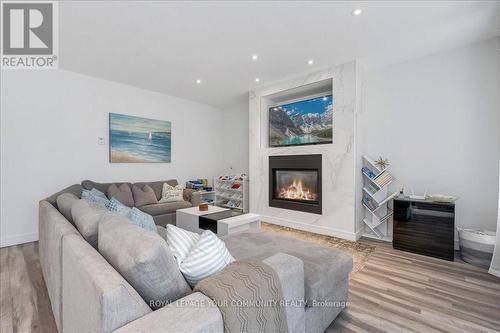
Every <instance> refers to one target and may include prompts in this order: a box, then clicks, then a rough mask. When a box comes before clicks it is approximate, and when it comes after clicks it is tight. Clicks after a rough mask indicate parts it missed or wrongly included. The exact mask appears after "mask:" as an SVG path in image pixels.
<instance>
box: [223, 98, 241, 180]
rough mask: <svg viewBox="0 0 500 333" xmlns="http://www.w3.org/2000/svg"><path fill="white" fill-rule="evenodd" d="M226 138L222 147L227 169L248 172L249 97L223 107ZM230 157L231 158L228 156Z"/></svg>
mask: <svg viewBox="0 0 500 333" xmlns="http://www.w3.org/2000/svg"><path fill="white" fill-rule="evenodd" d="M222 118H223V119H222V126H223V129H224V130H223V131H224V138H223V143H222V146H221V149H223V150H224V156H226V159H225V160H226V161H228V163H227V165H226V166H225V167H226V170H223V171H229V168H231V170H233V171H234V172H244V173H247V174H248V99H244V100H243V101H241V102H239V103H236V104H234V105H231V106H228V107H225V108H224V109H223V116H222ZM227 157H229V159H228V158H227Z"/></svg>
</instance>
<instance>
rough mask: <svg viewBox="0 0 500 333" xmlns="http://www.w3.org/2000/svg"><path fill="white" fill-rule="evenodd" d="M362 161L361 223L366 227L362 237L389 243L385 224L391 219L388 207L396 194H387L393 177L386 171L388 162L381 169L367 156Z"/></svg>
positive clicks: (390, 211)
mask: <svg viewBox="0 0 500 333" xmlns="http://www.w3.org/2000/svg"><path fill="white" fill-rule="evenodd" d="M362 160H363V167H362V169H361V172H362V174H363V198H362V204H363V207H364V208H365V216H364V218H363V223H364V224H365V226H366V227H368V229H367V228H366V227H365V232H364V233H363V236H365V237H369V238H375V239H380V240H385V241H390V240H391V237H390V235H389V232H388V227H387V222H388V221H389V220H390V218H391V217H392V214H393V211H392V210H391V208H390V207H389V205H390V202H391V201H392V199H393V198H394V197H395V196H396V195H397V194H398V192H394V193H390V192H389V185H390V184H391V183H392V182H393V181H394V177H393V176H392V174H391V173H390V172H389V170H388V167H389V165H388V160H387V165H386V167H385V168H383V169H382V168H381V167H380V166H379V165H378V164H377V163H376V162H374V161H373V160H372V159H370V158H369V157H368V156H363V157H362Z"/></svg>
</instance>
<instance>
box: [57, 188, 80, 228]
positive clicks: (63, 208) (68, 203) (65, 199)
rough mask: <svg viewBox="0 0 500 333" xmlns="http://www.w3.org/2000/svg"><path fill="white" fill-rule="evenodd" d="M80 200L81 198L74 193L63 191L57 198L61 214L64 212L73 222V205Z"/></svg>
mask: <svg viewBox="0 0 500 333" xmlns="http://www.w3.org/2000/svg"><path fill="white" fill-rule="evenodd" d="M78 200H80V199H79V198H78V197H77V196H76V195H74V194H73V193H63V194H61V195H59V196H58V197H57V199H56V201H57V208H58V209H59V211H60V212H61V214H63V216H64V217H65V218H66V219H67V220H68V221H70V222H71V223H73V216H71V207H72V206H73V204H74V203H75V202H77V201H78Z"/></svg>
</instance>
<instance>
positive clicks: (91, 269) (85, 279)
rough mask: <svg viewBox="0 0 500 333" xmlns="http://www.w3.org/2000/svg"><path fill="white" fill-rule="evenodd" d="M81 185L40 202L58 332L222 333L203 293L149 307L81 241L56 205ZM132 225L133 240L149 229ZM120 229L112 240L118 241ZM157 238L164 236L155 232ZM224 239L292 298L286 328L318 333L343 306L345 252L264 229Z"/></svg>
mask: <svg viewBox="0 0 500 333" xmlns="http://www.w3.org/2000/svg"><path fill="white" fill-rule="evenodd" d="M82 188H83V186H81V185H73V186H70V187H69V188H67V189H65V190H63V191H61V192H58V193H56V194H55V195H53V196H51V197H49V198H47V199H45V200H42V201H40V203H39V250H40V262H41V266H42V271H43V275H44V278H45V282H46V285H47V289H48V294H49V298H50V301H51V305H52V309H53V312H54V317H55V320H56V324H57V327H58V329H59V331H60V332H71V333H73V332H150V331H152V332H220V333H222V332H223V331H224V325H223V320H222V316H221V313H220V311H219V310H218V308H217V307H216V306H203V307H200V306H198V305H199V304H211V300H210V299H209V298H208V297H206V296H205V295H203V294H201V293H199V292H194V293H193V292H190V293H188V294H187V295H186V296H184V297H181V298H180V299H178V300H176V301H175V302H173V303H171V304H168V305H165V306H163V307H161V308H159V309H157V310H155V311H153V310H152V309H151V308H150V307H149V306H148V304H147V303H146V302H145V301H144V300H143V298H142V297H141V296H140V295H139V292H138V290H135V289H134V288H133V287H132V285H131V284H133V283H132V282H131V281H127V279H125V278H124V276H122V275H121V274H120V273H119V272H118V270H119V269H118V268H116V269H115V267H116V265H114V266H113V264H112V261H110V262H108V261H107V260H106V259H105V257H106V258H108V259H110V258H109V256H107V255H106V254H104V253H103V254H101V253H100V252H99V251H98V250H99V249H96V248H94V247H92V246H91V245H90V244H89V243H87V242H86V241H85V239H84V238H83V237H82V236H81V234H80V233H79V231H78V230H77V229H76V228H75V226H74V225H73V224H72V223H71V222H70V221H69V219H67V218H66V217H65V216H64V215H63V214H62V212H61V211H60V210H59V209H61V210H65V209H67V207H65V208H64V209H63V208H62V207H59V209H58V207H57V197H58V196H59V195H60V194H62V193H73V194H74V195H76V196H77V197H80V193H81V190H82ZM66 214H67V212H66ZM112 215H113V214H105V215H104V216H103V218H102V221H100V222H99V223H100V226H101V225H106V223H110V222H109V221H107V219H110V218H116V216H115V217H113V216H112ZM158 228H159V231H160V232H159V233H160V234H162V233H164V229H162V227H158ZM129 229H130V230H131V232H133V233H136V234H134V235H132V237H135V238H141V233H149V234H151V232H150V231H146V230H143V229H140V228H138V227H135V226H134V227H133V228H130V227H129ZM103 230H105V229H103ZM103 232H104V231H101V234H102V233H103ZM119 234H120V233H117V239H116V240H115V241H116V242H118V244H120V242H121V240H120V239H119V237H120V236H119ZM130 236H131V235H130V234H129V235H127V237H129V239H130ZM149 236H151V235H149ZM149 236H148V237H149ZM154 237H158V238H159V239H160V241H163V239H162V238H161V237H160V236H158V235H156V234H155V236H154ZM109 238H110V237H108V239H109ZM111 238H113V237H111ZM145 238H146V237H145ZM224 241H225V243H226V245H227V247H228V249H229V251H230V252H231V254H232V255H233V256H234V257H235V259H236V260H238V259H243V258H258V259H261V260H263V261H264V262H265V263H267V264H268V265H269V266H271V267H272V268H273V269H274V270H275V271H276V273H277V275H278V277H279V278H280V281H281V285H282V289H283V296H284V297H285V299H286V300H287V301H289V306H287V307H286V319H287V324H288V328H289V331H290V332H308V333H309V332H323V331H324V330H325V329H326V328H327V327H328V326H329V325H330V323H331V322H332V321H333V320H334V319H335V317H336V316H337V315H338V314H339V313H340V312H341V311H342V309H343V307H344V305H345V301H346V300H347V288H348V275H349V272H350V271H351V269H352V258H351V257H350V256H349V255H347V254H344V253H343V252H341V251H335V250H331V249H327V248H324V247H321V246H318V245H315V244H313V243H309V242H305V241H299V240H296V239H292V238H289V237H286V236H283V235H280V234H277V233H274V232H269V231H262V230H249V231H245V232H242V233H237V234H233V235H229V236H226V237H225V238H224ZM122 243H126V242H122ZM121 246H123V244H121ZM128 250H130V251H132V252H133V251H135V250H136V249H135V248H130V249H128ZM139 255H140V254H139ZM304 301H305V302H304ZM197 304H198V305H197ZM212 304H213V303H212Z"/></svg>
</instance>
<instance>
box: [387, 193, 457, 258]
mask: <svg viewBox="0 0 500 333" xmlns="http://www.w3.org/2000/svg"><path fill="white" fill-rule="evenodd" d="M393 224H394V226H393V239H392V247H393V248H395V249H398V250H402V251H407V252H412V253H418V254H422V255H426V256H430V257H436V258H440V259H445V260H450V261H453V259H454V254H455V250H454V247H455V204H454V203H438V202H432V201H430V200H418V199H411V198H409V197H397V198H396V199H394V223H393Z"/></svg>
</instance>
